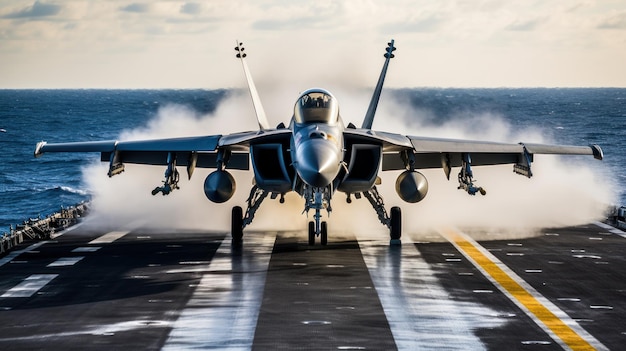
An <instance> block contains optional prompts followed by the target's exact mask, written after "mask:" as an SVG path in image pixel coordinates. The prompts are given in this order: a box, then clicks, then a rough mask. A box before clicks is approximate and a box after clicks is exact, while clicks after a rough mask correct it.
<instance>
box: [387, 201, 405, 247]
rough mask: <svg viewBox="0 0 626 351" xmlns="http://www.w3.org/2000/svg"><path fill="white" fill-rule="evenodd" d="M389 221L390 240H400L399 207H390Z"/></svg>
mask: <svg viewBox="0 0 626 351" xmlns="http://www.w3.org/2000/svg"><path fill="white" fill-rule="evenodd" d="M390 217H391V223H390V226H391V228H389V236H390V237H391V240H392V241H393V240H400V237H401V236H402V210H401V209H400V207H397V206H394V207H392V208H391V215H390Z"/></svg>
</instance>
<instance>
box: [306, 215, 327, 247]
mask: <svg viewBox="0 0 626 351" xmlns="http://www.w3.org/2000/svg"><path fill="white" fill-rule="evenodd" d="M317 235H318V233H316V232H315V222H314V221H310V222H309V245H310V246H313V245H315V237H316V236H317ZM319 237H320V244H322V245H324V246H325V245H326V244H328V224H327V223H326V222H322V223H321V225H320V232H319Z"/></svg>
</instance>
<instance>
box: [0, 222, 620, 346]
mask: <svg viewBox="0 0 626 351" xmlns="http://www.w3.org/2000/svg"><path fill="white" fill-rule="evenodd" d="M466 233H467V234H468V235H469V237H471V238H474V239H475V240H476V241H473V240H471V239H467V240H471V242H473V243H475V244H476V245H478V248H477V249H475V250H474V251H472V250H473V249H463V248H464V247H467V245H465V242H464V241H463V242H461V241H455V240H452V239H451V238H450V234H448V235H445V234H444V233H440V232H436V231H433V232H431V233H426V234H420V235H419V237H417V236H416V235H408V236H407V235H405V237H404V238H403V245H402V246H401V247H390V246H389V244H388V240H387V238H384V237H381V238H371V237H364V236H361V235H359V233H357V234H356V236H352V235H343V236H341V237H331V238H329V245H328V246H326V247H321V246H315V247H309V246H308V245H306V237H305V235H304V233H290V232H263V233H247V237H246V239H245V243H244V247H243V249H242V250H235V251H233V250H232V249H231V247H230V238H229V236H228V235H227V233H219V232H218V233H209V232H200V231H180V230H179V231H176V232H173V231H168V230H160V231H157V232H155V231H146V230H142V229H134V230H121V229H118V228H108V229H95V228H93V227H90V226H89V225H88V224H85V225H82V226H79V227H75V228H74V229H72V230H70V231H69V232H67V233H65V234H63V235H61V236H59V237H57V238H55V239H54V240H50V241H48V242H45V243H40V244H39V245H33V246H28V245H23V246H22V247H20V248H19V249H18V251H16V252H15V253H14V254H12V255H11V256H6V257H5V258H2V259H0V264H1V265H0V349H2V350H44V349H45V350H49V349H72V348H76V347H77V345H80V349H84V350H90V349H92V350H104V349H107V350H108V349H136V350H160V349H168V350H180V349H219V350H247V349H254V350H276V349H285V350H287V349H325V350H380V349H385V350H389V349H401V350H416V349H425V350H435V349H436V350H481V349H485V350H503V349H507V350H562V349H564V348H572V349H577V348H579V347H581V348H584V347H587V348H588V346H589V345H590V346H591V347H592V348H595V349H611V350H619V349H621V348H622V347H623V345H625V344H626V270H624V267H626V262H625V259H624V252H626V250H625V249H626V238H625V237H623V236H621V235H619V234H616V233H612V232H610V231H609V230H608V229H606V228H602V227H600V226H598V225H596V224H589V225H585V226H578V227H570V228H556V229H554V228H553V229H547V230H544V231H543V232H541V233H539V234H538V235H536V236H531V235H528V236H527V237H525V238H516V239H505V240H499V239H501V233H498V232H494V231H491V232H487V233H481V232H466ZM486 239H488V240H486ZM459 240H462V239H459ZM453 241H454V243H453ZM464 245H465V246H464ZM464 250H467V251H466V252H464ZM468 252H469V253H468ZM477 252H483V254H484V255H486V256H485V257H487V258H486V259H483V258H482V257H483V256H482V255H483V254H480V253H477ZM478 255H480V256H478ZM484 260H488V262H492V263H488V264H487V265H486V266H484V267H487V268H484V267H481V266H480V262H483V265H484V264H485V263H484ZM489 265H491V266H493V267H500V268H502V269H503V272H505V275H506V276H507V277H508V276H511V277H512V278H511V279H512V280H511V281H515V283H514V284H519V286H520V287H521V289H522V290H523V291H528V292H529V294H530V295H529V296H526V295H525V293H524V292H523V291H522V292H521V293H519V292H512V293H511V292H507V289H506V287H507V286H508V285H510V284H512V283H510V282H509V281H508V280H507V279H508V278H506V277H505V278H502V277H499V275H500V273H499V272H500V271H497V272H496V273H494V272H495V271H494V270H495V269H500V268H489V267H491V266H489ZM491 275H495V276H496V277H495V278H494V277H493V276H491ZM503 279H504V280H503ZM518 280H519V282H518ZM516 286H517V285H516ZM527 299H531V300H532V301H533V302H534V301H538V303H540V304H542V305H545V306H547V307H545V310H543V309H539V310H537V309H535V308H534V307H530V308H527V307H524V303H525V301H526V300H527ZM533 311H535V312H534V313H535V314H533ZM537 311H540V312H537ZM544 311H549V313H548V312H545V313H544ZM550 314H551V315H553V316H552V317H551V316H549V315H550ZM554 319H556V320H557V322H559V321H562V322H563V324H564V325H567V326H569V327H571V331H563V330H560V329H559V328H556V329H557V330H551V329H550V327H549V325H554V324H553V323H554ZM546 325H548V327H546ZM569 327H568V328H569ZM568 333H569V334H568ZM572 333H573V334H572ZM572 335H574V336H573V337H572ZM572 339H576V340H572ZM585 345H586V346H585Z"/></svg>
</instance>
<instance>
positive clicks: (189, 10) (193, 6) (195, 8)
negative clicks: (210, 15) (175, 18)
mask: <svg viewBox="0 0 626 351" xmlns="http://www.w3.org/2000/svg"><path fill="white" fill-rule="evenodd" d="M200 12H202V6H201V5H200V4H198V3H197V2H187V3H185V4H183V5H182V6H181V7H180V13H184V14H186V15H197V14H199V13H200Z"/></svg>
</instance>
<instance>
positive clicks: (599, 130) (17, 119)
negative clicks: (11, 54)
mask: <svg viewBox="0 0 626 351" xmlns="http://www.w3.org/2000/svg"><path fill="white" fill-rule="evenodd" d="M389 94H390V95H391V96H392V97H393V99H392V100H393V102H394V103H397V104H400V105H402V106H404V107H405V109H406V108H408V109H409V110H410V111H414V115H411V116H409V117H405V118H418V119H419V120H420V125H421V126H425V127H427V128H429V129H430V128H435V129H436V128H437V127H438V126H442V125H450V124H452V125H454V124H456V123H457V122H458V123H463V122H464V121H467V116H480V115H488V116H498V120H499V121H501V122H503V123H505V124H506V125H507V126H508V127H507V128H509V129H510V130H513V131H515V130H538V131H540V133H541V134H542V135H543V136H545V138H546V139H548V140H549V141H551V142H554V143H559V144H573V145H587V144H592V143H595V144H599V145H600V146H601V147H602V148H603V150H604V155H605V159H604V161H603V162H602V163H598V165H597V166H596V167H598V168H599V172H600V173H602V174H605V175H606V176H608V177H610V179H612V181H613V182H614V183H615V184H616V185H615V187H614V189H615V192H616V196H615V201H616V204H622V205H626V170H625V169H624V164H626V89H613V88H606V89H604V88H597V89H587V88H580V89H579V88H576V89H401V90H391V91H390V92H389ZM230 95H231V91H229V90H0V129H1V130H0V147H1V150H2V153H1V156H0V202H1V203H2V205H1V207H0V208H1V211H0V233H1V232H3V231H6V230H8V228H9V225H11V224H13V225H15V224H18V223H21V222H22V221H23V220H25V219H28V218H33V217H37V216H38V215H42V216H45V215H47V214H50V213H52V212H55V211H57V210H58V209H60V208H61V206H70V205H73V204H76V203H78V202H80V201H83V200H88V199H89V198H90V196H91V194H89V193H88V191H87V190H86V187H85V185H84V184H83V183H84V181H83V175H82V172H81V169H82V167H84V166H86V165H87V164H88V163H90V162H93V160H94V159H97V158H98V157H99V156H98V155H97V154H54V153H52V154H46V155H45V156H44V157H42V158H40V159H35V158H34V157H33V151H34V148H35V144H36V142H38V141H41V140H45V141H48V142H66V141H87V140H107V139H117V138H118V137H119V135H120V133H121V132H122V131H124V130H131V129H135V128H140V127H143V126H146V125H147V124H148V123H150V121H151V120H153V119H154V118H155V116H156V115H157V114H158V112H159V109H161V108H163V107H164V106H167V105H172V104H174V105H181V106H185V107H186V108H188V109H190V110H192V111H196V112H197V114H198V115H206V114H210V113H212V112H213V111H215V109H216V108H217V107H218V105H219V103H220V102H221V101H224V99H227V98H228V97H229V96H230ZM338 98H339V100H340V101H341V97H340V96H339V97H338ZM285 103H286V104H292V103H293V102H292V101H285ZM387 103H388V102H387ZM252 114H253V111H252V110H250V118H253V117H252ZM412 116H414V117H412ZM289 117H290V116H285V118H284V120H285V122H287V121H288V119H289ZM344 119H346V118H345V116H344ZM348 121H351V120H349V119H347V121H346V122H348ZM478 121H480V120H478ZM353 122H355V121H353ZM356 122H359V121H356ZM484 123H489V122H488V121H486V122H484ZM381 126H383V127H381ZM375 127H376V128H377V129H381V130H384V124H382V123H381V124H376V122H375ZM483 127H485V126H484V125H482V126H481V125H480V123H479V122H477V123H474V124H471V125H469V126H468V127H467V128H483ZM201 133H202V131H197V133H196V134H201ZM206 133H207V134H219V133H220V131H210V132H209V131H207V132H206ZM589 162H595V161H594V160H590V161H589ZM581 186H585V185H584V184H581Z"/></svg>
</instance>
